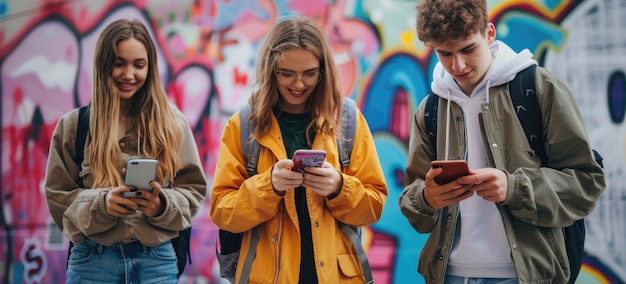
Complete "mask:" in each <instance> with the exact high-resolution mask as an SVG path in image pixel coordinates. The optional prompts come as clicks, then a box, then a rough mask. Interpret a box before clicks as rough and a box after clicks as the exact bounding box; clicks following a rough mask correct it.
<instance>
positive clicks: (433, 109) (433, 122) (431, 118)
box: [424, 93, 439, 156]
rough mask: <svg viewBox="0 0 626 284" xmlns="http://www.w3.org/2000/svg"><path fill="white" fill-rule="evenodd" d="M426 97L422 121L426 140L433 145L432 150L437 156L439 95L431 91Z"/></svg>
mask: <svg viewBox="0 0 626 284" xmlns="http://www.w3.org/2000/svg"><path fill="white" fill-rule="evenodd" d="M427 96H428V98H427V99H426V109H425V110H424V123H425V124H426V125H425V126H426V133H428V140H430V144H431V145H432V146H433V152H435V156H437V113H438V111H439V97H438V96H437V95H435V94H433V93H429V94H428V95H427Z"/></svg>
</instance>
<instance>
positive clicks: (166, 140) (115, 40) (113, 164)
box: [88, 19, 183, 188]
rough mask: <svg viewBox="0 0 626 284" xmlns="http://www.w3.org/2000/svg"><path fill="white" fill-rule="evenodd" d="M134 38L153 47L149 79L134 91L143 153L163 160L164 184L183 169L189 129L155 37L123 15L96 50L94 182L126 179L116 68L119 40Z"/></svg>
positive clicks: (159, 174) (91, 148)
mask: <svg viewBox="0 0 626 284" xmlns="http://www.w3.org/2000/svg"><path fill="white" fill-rule="evenodd" d="M130 38H134V39H136V40H138V41H140V42H142V43H143V45H144V46H145V47H146V51H147V53H148V75H147V77H146V81H145V83H144V85H143V86H142V87H141V89H139V91H137V93H136V94H135V95H134V96H133V97H132V99H131V100H132V106H133V108H132V109H131V110H130V112H129V113H127V114H126V115H128V117H129V118H131V119H135V122H136V123H135V129H136V131H137V133H138V135H139V137H140V138H141V140H140V141H141V145H140V147H141V151H142V153H141V154H143V156H144V157H150V158H154V159H158V160H159V169H158V171H157V181H158V182H160V183H161V184H163V183H164V181H165V177H167V176H169V177H170V179H172V180H173V178H174V176H175V175H176V173H177V172H178V171H179V170H180V169H182V163H181V162H180V158H179V150H180V147H181V146H180V145H181V143H182V136H183V132H182V129H181V126H180V124H179V123H178V119H177V118H176V115H175V114H174V111H173V110H172V108H171V107H170V102H169V100H168V98H167V95H166V93H165V90H164V89H163V87H162V84H161V80H160V78H159V71H158V66H157V54H156V48H155V46H154V43H153V41H152V39H151V37H150V34H149V33H148V30H147V29H146V27H145V26H144V25H143V24H142V23H141V22H140V21H139V20H132V21H129V20H124V19H122V20H117V21H114V22H112V23H111V24H109V25H108V26H107V27H106V28H105V29H104V30H103V31H102V33H101V34H100V37H99V38H98V42H97V44H96V50H95V59H94V74H93V78H94V80H93V82H94V83H93V84H94V86H93V97H92V101H91V108H90V118H89V121H90V125H89V128H90V129H91V130H92V131H91V133H90V134H91V143H90V144H89V146H88V147H89V148H88V149H89V157H88V159H89V165H90V167H91V171H92V174H93V177H94V184H93V187H94V188H99V187H108V186H120V185H122V184H123V181H122V177H121V176H120V174H119V165H120V163H121V154H122V150H121V148H120V146H119V143H118V142H119V141H118V140H117V139H118V133H119V131H120V129H119V128H120V127H119V123H118V119H119V117H120V112H121V103H120V101H121V99H120V96H119V94H118V92H116V91H114V90H115V89H116V88H115V84H114V81H113V78H112V77H111V73H112V71H113V68H114V66H115V59H116V54H117V46H118V44H119V43H120V42H121V41H124V40H127V39H130Z"/></svg>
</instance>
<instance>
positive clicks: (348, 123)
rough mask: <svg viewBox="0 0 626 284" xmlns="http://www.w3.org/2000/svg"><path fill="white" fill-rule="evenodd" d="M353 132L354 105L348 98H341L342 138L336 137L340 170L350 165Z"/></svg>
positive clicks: (354, 127)
mask: <svg viewBox="0 0 626 284" xmlns="http://www.w3.org/2000/svg"><path fill="white" fill-rule="evenodd" d="M355 132H356V103H355V102H354V101H353V100H352V99H350V98H347V97H343V102H342V105H341V133H342V136H343V138H342V137H337V149H338V150H339V162H340V163H341V168H347V167H348V166H349V165H350V155H352V148H353V147H354V135H355Z"/></svg>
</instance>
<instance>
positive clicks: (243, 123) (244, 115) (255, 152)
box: [239, 104, 261, 176]
mask: <svg viewBox="0 0 626 284" xmlns="http://www.w3.org/2000/svg"><path fill="white" fill-rule="evenodd" d="M248 115H250V107H249V106H248V105H247V104H246V105H243V106H241V108H240V109H239V131H240V135H241V149H242V150H243V155H244V156H245V157H246V171H247V172H248V174H249V175H250V176H253V175H256V174H257V170H256V166H257V163H258V159H259V153H260V152H261V145H260V144H259V142H257V141H256V140H250V133H252V127H253V124H252V121H250V119H248Z"/></svg>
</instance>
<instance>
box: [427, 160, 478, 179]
mask: <svg viewBox="0 0 626 284" xmlns="http://www.w3.org/2000/svg"><path fill="white" fill-rule="evenodd" d="M430 166H431V167H433V168H443V172H441V173H440V174H439V175H437V176H436V177H435V181H436V182H437V183H438V184H439V185H444V184H446V183H449V182H452V181H454V180H456V179H457V178H460V177H462V176H466V175H469V168H468V167H467V162H466V161H465V160H447V161H432V162H431V163H430Z"/></svg>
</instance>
